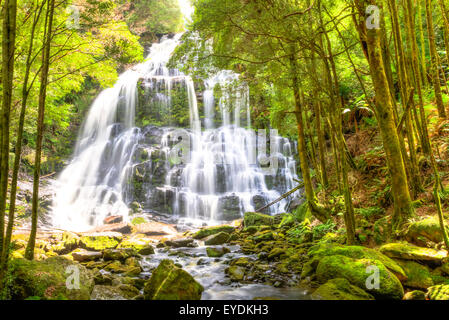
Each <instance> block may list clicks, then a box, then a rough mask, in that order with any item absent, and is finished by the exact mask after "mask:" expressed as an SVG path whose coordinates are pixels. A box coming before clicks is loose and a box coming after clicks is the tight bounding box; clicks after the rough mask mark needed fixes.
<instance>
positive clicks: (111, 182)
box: [53, 35, 297, 231]
mask: <svg viewBox="0 0 449 320" xmlns="http://www.w3.org/2000/svg"><path fill="white" fill-rule="evenodd" d="M179 38H180V35H176V36H175V37H174V38H173V39H164V40H163V41H162V42H161V43H159V44H154V45H153V46H152V48H151V51H150V54H149V56H148V58H147V60H146V62H144V63H142V64H139V65H137V66H135V67H134V68H133V69H132V70H128V71H126V72H125V73H123V74H122V75H121V76H120V77H119V79H118V81H117V83H116V84H115V85H114V87H113V88H110V89H107V90H104V91H103V92H102V93H101V94H100V95H99V96H98V98H97V99H96V100H95V102H94V103H93V105H92V107H91V109H90V111H89V113H88V115H87V118H86V120H85V123H84V125H83V128H82V130H81V132H80V135H79V138H78V142H77V145H76V149H75V154H74V157H73V159H72V161H71V162H70V164H69V165H68V166H67V168H66V169H65V170H64V171H63V172H62V173H61V174H60V176H59V178H58V180H57V183H56V185H55V187H56V196H55V199H54V202H53V224H54V225H55V226H57V227H59V228H63V229H67V230H74V231H83V230H87V229H90V228H92V227H93V226H98V225H102V224H103V220H104V218H105V217H107V216H110V215H122V216H123V217H124V220H125V221H127V220H128V215H129V208H128V205H129V204H130V203H131V202H132V201H133V199H132V196H130V193H129V190H128V189H129V188H128V187H127V185H129V183H128V184H127V182H129V179H130V177H132V173H133V172H134V171H133V170H134V168H135V166H136V165H137V164H138V163H136V162H135V160H133V159H134V158H133V156H134V155H135V153H136V150H137V149H138V147H139V143H140V138H141V135H142V128H137V127H135V117H136V108H137V101H138V99H137V98H138V96H137V95H138V82H139V80H140V79H144V81H145V83H146V84H148V85H149V86H150V90H154V91H155V93H156V97H157V98H158V100H159V104H158V105H160V106H162V107H167V108H168V109H170V106H171V90H172V87H173V84H174V83H179V82H182V83H183V85H184V86H185V87H186V89H187V96H188V105H186V106H185V108H189V113H190V128H189V129H190V130H189V137H190V140H191V141H190V142H191V155H190V161H189V162H188V163H187V164H186V165H185V166H183V167H182V175H181V185H173V184H171V182H170V181H171V179H170V177H171V175H172V174H173V173H174V171H175V170H179V167H176V166H170V164H169V162H168V161H167V164H166V166H167V167H168V168H167V172H168V175H167V178H166V179H165V185H160V186H159V185H158V186H154V187H156V188H157V189H158V190H159V191H161V190H162V192H171V193H174V197H173V200H171V203H169V204H168V205H169V206H170V207H171V208H172V209H171V212H170V213H171V214H173V215H175V216H179V217H180V218H183V219H187V220H188V221H199V222H200V223H203V222H207V223H210V224H213V223H217V222H218V221H219V220H223V219H224V218H228V219H227V220H229V217H232V218H233V219H235V218H237V216H236V214H235V212H234V213H232V214H228V215H226V214H225V213H226V212H225V211H226V210H229V206H230V205H229V203H230V202H232V205H231V207H233V208H232V210H234V211H236V212H237V214H238V215H239V216H240V215H241V214H242V213H243V212H246V211H254V210H256V209H258V208H257V207H258V206H259V205H258V203H256V202H254V199H255V198H254V197H259V198H258V199H259V202H260V200H261V199H262V200H263V202H264V203H268V202H270V201H273V200H274V199H276V198H278V197H279V196H280V195H281V193H282V192H285V191H288V190H289V189H291V188H293V187H294V182H293V179H294V178H297V176H296V172H295V167H296V164H295V161H294V158H293V154H292V146H291V144H290V142H289V141H288V140H287V139H284V138H282V137H279V136H272V137H271V141H270V145H271V149H272V150H277V151H276V152H277V153H276V154H275V157H276V158H277V159H278V161H279V162H278V163H279V168H278V170H277V171H276V172H275V173H273V175H272V177H271V179H272V180H275V181H277V183H276V188H271V189H269V188H268V187H267V184H266V178H267V173H266V172H264V171H263V170H262V167H261V166H260V165H259V164H258V163H257V161H256V158H257V159H258V160H259V161H261V160H263V159H262V158H264V157H260V156H259V157H258V155H257V154H256V150H255V146H256V145H257V144H258V143H259V144H260V142H263V140H260V139H259V141H258V142H257V140H256V135H257V133H255V132H253V131H252V130H250V127H251V120H250V106H249V91H248V87H247V86H245V85H242V84H240V85H238V86H233V85H232V84H233V83H235V81H236V80H237V79H238V76H237V75H235V74H233V73H231V72H229V71H222V72H219V73H218V74H217V75H215V76H213V77H211V78H210V79H209V80H207V81H206V83H205V86H206V90H205V92H204V93H203V105H204V119H201V118H200V111H199V110H198V101H197V94H196V92H195V85H194V82H193V80H192V79H191V78H190V77H189V76H185V75H183V74H181V73H180V72H179V71H177V70H169V69H167V68H166V64H167V62H168V60H169V57H170V55H171V53H172V52H173V51H174V49H175V48H176V46H177V45H178V43H179ZM217 84H218V85H220V87H221V97H220V98H219V99H217V98H215V97H214V88H215V86H216V85H217ZM160 88H164V89H165V90H164V92H165V94H162V93H161V92H159V90H160ZM216 105H217V106H218V108H216ZM155 107H156V106H155ZM201 120H202V121H201ZM202 122H203V123H202ZM242 126H244V127H242ZM164 132H165V135H164V138H163V139H162V145H161V149H162V151H163V153H164V154H165V156H164V157H165V159H167V157H168V154H169V153H170V147H169V141H168V136H169V135H170V134H171V133H172V132H173V129H169V128H165V129H164ZM150 152H151V150H150ZM149 165H150V167H152V166H153V164H152V163H150V164H149ZM268 178H270V177H268ZM275 189H276V190H275ZM154 190H155V189H148V194H147V197H148V198H150V197H151V193H152V192H154ZM226 201H227V202H226ZM256 205H257V206H256ZM286 205H287V200H283V201H281V202H280V203H278V204H277V205H275V206H273V207H272V208H271V209H270V210H271V211H270V212H271V213H276V212H282V211H284V210H285V207H286ZM146 209H147V210H149V211H151V208H146ZM162 213H165V214H167V212H162Z"/></svg>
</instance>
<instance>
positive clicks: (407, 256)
mask: <svg viewBox="0 0 449 320" xmlns="http://www.w3.org/2000/svg"><path fill="white" fill-rule="evenodd" d="M380 252H382V253H383V254H385V255H386V256H389V257H390V258H397V259H404V260H416V261H441V260H442V259H444V258H446V257H447V251H445V250H440V251H437V250H435V249H430V248H422V247H418V246H415V245H412V244H410V243H387V244H386V245H383V246H382V247H381V248H380Z"/></svg>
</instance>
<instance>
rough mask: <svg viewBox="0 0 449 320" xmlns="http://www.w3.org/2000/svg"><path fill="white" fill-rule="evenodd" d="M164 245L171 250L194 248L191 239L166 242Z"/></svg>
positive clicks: (193, 242)
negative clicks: (171, 248)
mask: <svg viewBox="0 0 449 320" xmlns="http://www.w3.org/2000/svg"><path fill="white" fill-rule="evenodd" d="M164 243H165V245H167V246H169V247H173V248H192V247H195V241H194V240H193V239H189V238H184V239H176V240H167V241H165V242H164Z"/></svg>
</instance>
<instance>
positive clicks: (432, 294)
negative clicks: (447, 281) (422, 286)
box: [426, 285, 449, 300]
mask: <svg viewBox="0 0 449 320" xmlns="http://www.w3.org/2000/svg"><path fill="white" fill-rule="evenodd" d="M426 298H427V299H429V300H449V285H438V286H434V287H431V288H429V289H428V291H427V294H426Z"/></svg>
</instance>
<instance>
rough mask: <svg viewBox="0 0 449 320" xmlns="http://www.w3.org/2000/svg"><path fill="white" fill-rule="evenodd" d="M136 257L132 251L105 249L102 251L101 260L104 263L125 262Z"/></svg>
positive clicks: (129, 249)
mask: <svg viewBox="0 0 449 320" xmlns="http://www.w3.org/2000/svg"><path fill="white" fill-rule="evenodd" d="M135 256H137V252H136V251H135V250H134V249H131V248H127V249H106V250H104V251H103V259H104V260H105V261H114V260H119V261H122V262H123V261H125V260H126V259H128V258H130V257H135Z"/></svg>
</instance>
